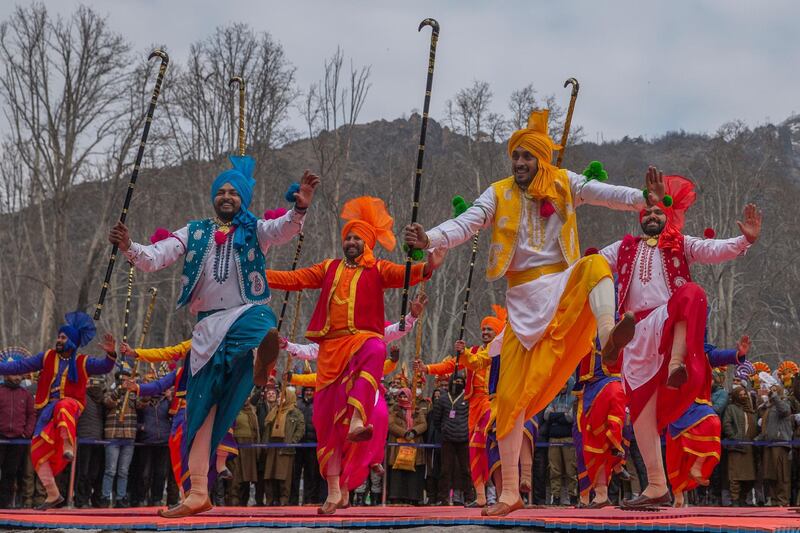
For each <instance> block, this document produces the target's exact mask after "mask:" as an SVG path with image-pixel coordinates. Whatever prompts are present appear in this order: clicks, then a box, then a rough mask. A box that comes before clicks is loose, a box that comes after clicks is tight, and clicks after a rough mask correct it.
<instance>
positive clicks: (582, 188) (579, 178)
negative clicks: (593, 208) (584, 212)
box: [567, 170, 647, 211]
mask: <svg viewBox="0 0 800 533" xmlns="http://www.w3.org/2000/svg"><path fill="white" fill-rule="evenodd" d="M567 175H568V176H569V184H570V187H572V199H573V202H574V204H575V207H578V206H579V205H581V204H588V205H597V206H601V207H607V208H609V209H614V210H616V211H639V210H640V209H644V208H645V206H646V205H647V202H645V199H644V195H643V194H642V191H640V190H639V189H634V188H633V187H626V186H624V185H611V184H609V183H604V182H602V181H597V180H587V179H586V176H584V175H583V174H576V173H574V172H571V171H569V170H568V171H567Z"/></svg>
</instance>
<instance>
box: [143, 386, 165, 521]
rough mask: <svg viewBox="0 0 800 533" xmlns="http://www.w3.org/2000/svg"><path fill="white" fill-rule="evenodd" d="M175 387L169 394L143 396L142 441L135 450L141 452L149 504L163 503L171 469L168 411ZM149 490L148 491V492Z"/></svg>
mask: <svg viewBox="0 0 800 533" xmlns="http://www.w3.org/2000/svg"><path fill="white" fill-rule="evenodd" d="M172 391H173V389H169V390H168V391H167V393H166V395H163V396H154V397H152V398H146V399H140V400H139V401H138V402H137V407H138V408H139V409H138V410H139V432H138V441H139V442H140V443H142V446H139V447H138V448H137V450H136V453H137V455H138V456H139V468H140V469H141V470H140V476H141V477H140V479H141V487H142V497H143V499H144V500H145V501H146V502H147V503H146V505H147V506H149V507H160V506H161V505H163V502H162V499H163V495H164V487H165V485H166V483H167V477H168V476H169V475H171V473H170V458H169V449H168V447H167V444H168V441H169V434H170V429H171V427H172V417H171V416H170V414H169V408H170V404H171V403H172ZM148 492H149V494H148Z"/></svg>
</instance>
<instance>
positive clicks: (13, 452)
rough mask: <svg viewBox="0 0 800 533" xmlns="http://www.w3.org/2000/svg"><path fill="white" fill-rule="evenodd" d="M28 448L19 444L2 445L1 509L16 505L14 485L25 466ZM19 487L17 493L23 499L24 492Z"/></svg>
mask: <svg viewBox="0 0 800 533" xmlns="http://www.w3.org/2000/svg"><path fill="white" fill-rule="evenodd" d="M27 450H28V447H27V446H20V445H18V444H0V508H3V509H6V508H8V507H11V505H12V504H13V503H14V493H15V491H14V484H15V483H16V481H17V478H18V477H20V471H21V470H22V468H23V467H24V466H25V462H24V459H25V452H26V451H27ZM21 488H22V487H21V486H19V487H18V488H17V490H16V493H17V494H18V495H19V496H20V498H19V499H20V500H21V499H22V498H21V496H22V490H21Z"/></svg>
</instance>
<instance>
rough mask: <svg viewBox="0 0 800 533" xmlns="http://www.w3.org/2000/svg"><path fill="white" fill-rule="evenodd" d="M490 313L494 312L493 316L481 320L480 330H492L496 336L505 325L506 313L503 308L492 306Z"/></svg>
mask: <svg viewBox="0 0 800 533" xmlns="http://www.w3.org/2000/svg"><path fill="white" fill-rule="evenodd" d="M492 311H494V316H492V315H489V316H487V317H484V318H483V320H481V329H483V328H492V329H493V330H494V333H495V335H498V334H499V333H500V332H501V331H503V328H504V327H505V325H506V318H507V317H508V312H507V311H506V309H505V307H502V306H499V305H494V304H493V305H492Z"/></svg>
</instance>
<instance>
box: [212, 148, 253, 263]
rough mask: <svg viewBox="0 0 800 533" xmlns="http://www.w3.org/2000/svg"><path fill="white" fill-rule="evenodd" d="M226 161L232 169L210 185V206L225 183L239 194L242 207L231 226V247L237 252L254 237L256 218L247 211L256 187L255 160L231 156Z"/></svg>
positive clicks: (241, 156)
mask: <svg viewBox="0 0 800 533" xmlns="http://www.w3.org/2000/svg"><path fill="white" fill-rule="evenodd" d="M228 159H230V162H231V165H232V166H233V168H230V169H228V170H225V171H223V172H222V173H221V174H220V175H219V176H217V177H216V179H215V180H214V183H212V184H211V204H212V205H213V204H214V199H215V198H216V196H217V191H218V190H219V189H220V187H222V186H223V185H225V184H226V183H230V184H231V186H232V187H233V188H234V189H236V192H238V193H239V197H240V198H241V199H242V207H241V209H239V212H238V213H236V216H234V217H233V221H232V222H233V225H234V226H236V231H235V232H234V234H233V246H234V248H236V249H237V250H238V249H241V248H243V247H244V246H245V243H247V242H252V239H253V238H254V237H255V235H256V226H257V225H258V217H256V216H255V215H254V214H253V213H251V212H250V211H249V210H248V208H249V207H250V202H251V201H252V200H253V187H255V185H256V180H255V179H254V178H253V173H254V172H255V169H256V160H255V159H253V158H252V157H250V156H249V155H239V156H233V155H232V156H229V157H228Z"/></svg>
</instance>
